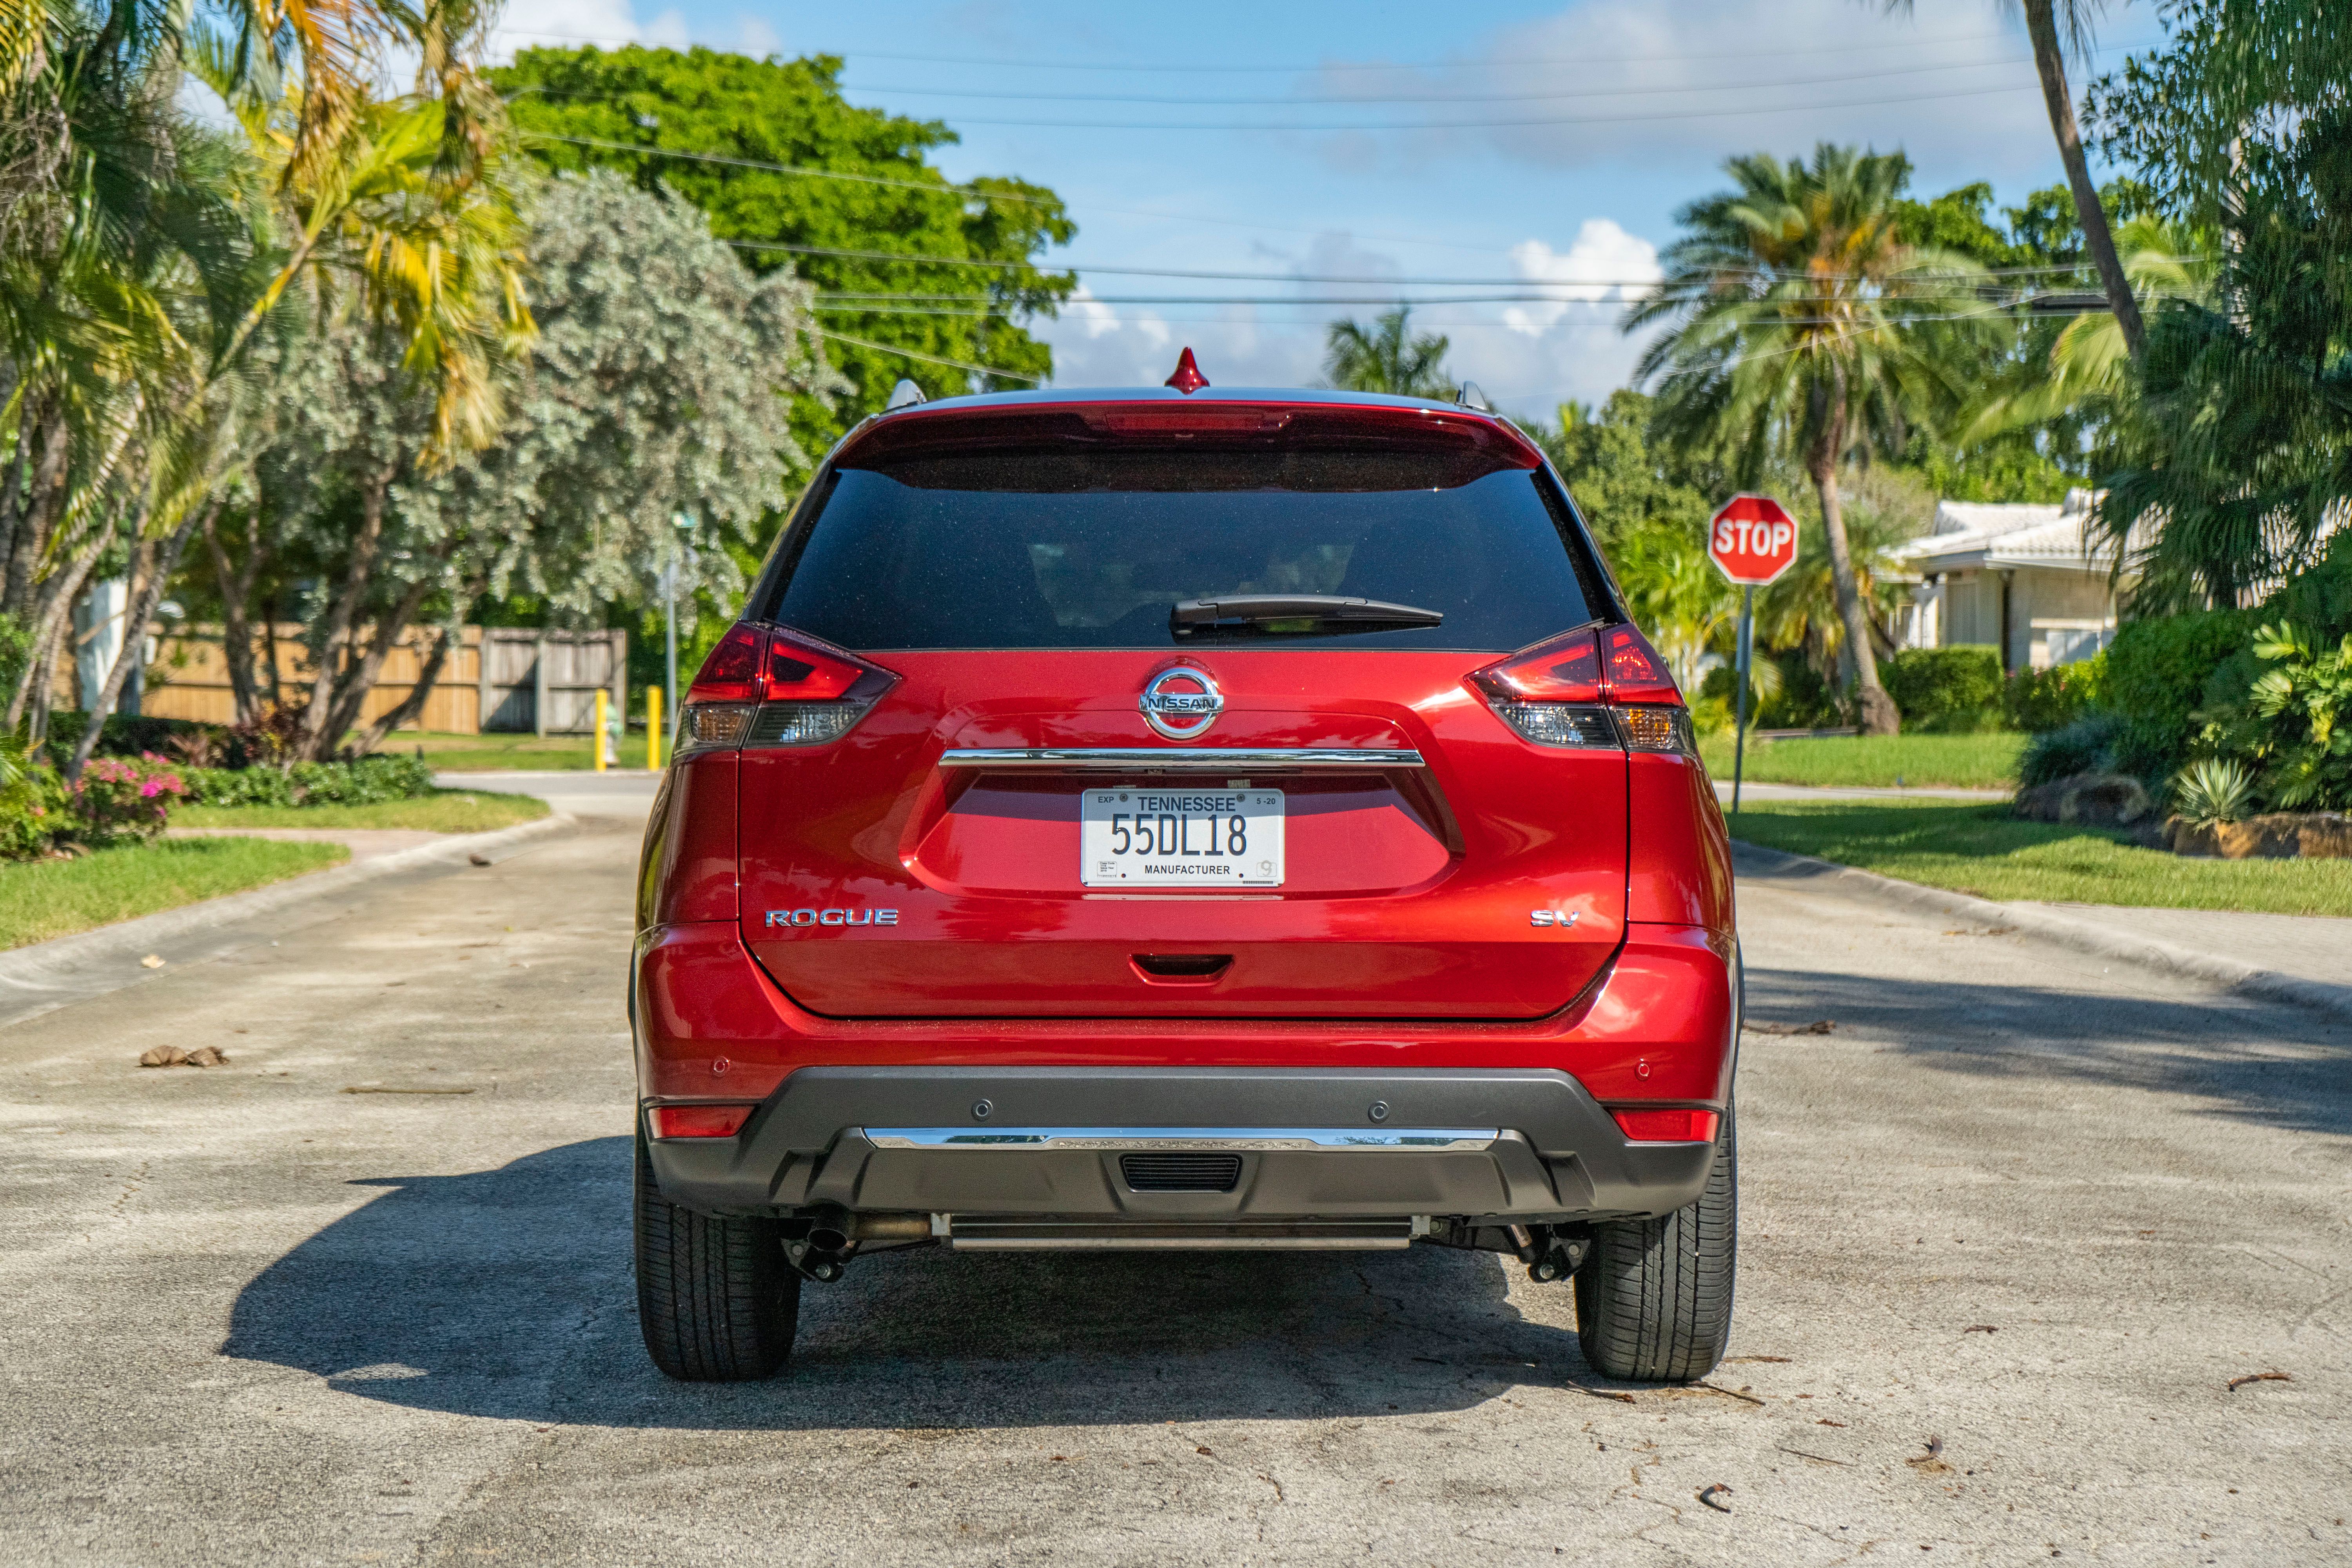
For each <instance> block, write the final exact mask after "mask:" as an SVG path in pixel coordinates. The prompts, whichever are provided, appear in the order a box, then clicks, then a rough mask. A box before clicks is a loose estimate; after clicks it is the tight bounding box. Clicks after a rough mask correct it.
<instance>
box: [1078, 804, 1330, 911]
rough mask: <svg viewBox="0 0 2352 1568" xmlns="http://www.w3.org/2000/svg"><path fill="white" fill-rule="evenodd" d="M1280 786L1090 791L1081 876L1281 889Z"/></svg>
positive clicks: (1140, 883) (1094, 884)
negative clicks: (1273, 787)
mask: <svg viewBox="0 0 2352 1568" xmlns="http://www.w3.org/2000/svg"><path fill="white" fill-rule="evenodd" d="M1282 823H1283V803H1282V792H1281V791H1280V790H1278V789H1222V790H1220V789H1170V790H1147V789H1090V790H1087V791H1086V792H1085V793H1084V795H1083V796H1082V797H1081V811H1080V814H1079V818H1078V879H1079V881H1081V882H1083V883H1084V884H1085V885H1086V886H1087V887H1089V888H1278V887H1280V886H1281V885H1282Z"/></svg>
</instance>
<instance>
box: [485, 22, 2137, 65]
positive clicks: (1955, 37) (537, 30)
mask: <svg viewBox="0 0 2352 1568" xmlns="http://www.w3.org/2000/svg"><path fill="white" fill-rule="evenodd" d="M492 30H493V31H496V32H501V33H512V34H514V35H516V36H517V37H527V38H562V39H565V40H567V41H569V42H572V43H582V44H603V45H607V46H610V47H629V46H633V45H634V46H637V47H647V48H652V47H663V46H658V45H648V44H645V43H644V41H643V40H641V39H636V38H615V37H604V36H600V35H596V34H591V33H560V32H551V31H550V30H548V29H546V28H543V27H509V26H499V27H496V28H494V29H492ZM2010 37H2011V34H2008V33H2002V32H1993V33H1957V34H1948V35H1945V36H1942V37H1924V38H1907V39H1890V40H1888V41H1887V42H1885V43H1878V44H1839V45H1832V46H1828V47H1817V48H1793V49H1731V50H1727V51H1725V52H1722V53H1717V54H1690V55H1684V54H1666V55H1616V56H1604V55H1575V56H1570V57H1564V58H1549V59H1523V60H1513V61H1511V62H1510V63H1511V64H1513V65H1521V66H1630V65H1651V64H1661V63H1675V62H1680V61H1684V60H1756V59H1777V58H1786V57H1790V56H1795V55H1803V56H1807V57H1809V58H1810V57H1816V56H1821V55H1850V54H1868V53H1873V52H1880V51H1884V50H1887V49H1924V48H1935V47H1940V46H1943V45H1946V44H1978V43H1987V42H1990V41H1992V40H1995V39H2008V38H2010ZM2116 47H2122V46H2108V47H2104V48H2101V49H2098V50H2095V51H2094V52H2095V53H2099V54H2106V53H2109V52H2111V51H2112V49H2114V48H2116ZM809 52H810V53H811V54H830V55H834V56H836V57H837V58H842V59H845V60H853V59H865V60H903V61H906V62H908V63H909V64H915V65H940V66H989V67H996V68H1013V69H1020V70H1074V71H1141V72H1150V73H1154V74H1161V75H1165V74H1171V73H1173V74H1183V75H1198V76H1261V75H1293V76H1296V75H1304V74H1306V73H1307V72H1310V71H1417V70H1459V69H1463V68H1465V67H1470V66H1473V65H1475V64H1476V63H1478V62H1475V61H1470V60H1420V61H1402V62H1396V63H1381V64H1374V63H1370V62H1366V63H1360V64H1351V63H1347V62H1340V61H1323V60H1318V61H1317V62H1315V63H1314V64H1312V65H1254V66H1234V65H1192V64H1176V63H1163V62H1153V63H1150V64H1129V63H1124V62H1119V61H1108V62H1100V63H1097V62H1092V61H1087V60H1040V59H1002V58H997V59H990V58H974V57H971V56H964V55H902V54H889V53H885V52H882V51H879V50H875V49H812V50H811V51H809ZM803 58H805V57H803Z"/></svg>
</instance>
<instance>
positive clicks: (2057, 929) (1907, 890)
mask: <svg viewBox="0 0 2352 1568" xmlns="http://www.w3.org/2000/svg"><path fill="white" fill-rule="evenodd" d="M1731 848H1732V865H1733V868H1735V869H1754V870H1760V871H1766V872H1777V873H1780V874H1782V875H1790V874H1793V875H1796V876H1801V877H1804V878H1807V879H1824V880H1830V881H1834V882H1837V883H1839V884H1841V885H1842V886H1843V888H1844V889H1846V890H1848V891H1850V892H1856V893H1861V894H1864V895H1865V896H1866V897H1870V898H1874V899H1876V900H1879V901H1880V902H1882V903H1894V904H1901V905H1904V906H1905V907H1906V908H1909V909H1915V910H1934V911H1935V912H1936V913H1937V914H1944V915H1956V916H1958V917H1959V918H1960V919H1962V920H1967V921H1976V922H1978V923H1979V924H1983V925H1992V926H2004V927H2008V928H2010V929H2011V930H2015V931H2024V932H2028V933H2031V934H2032V935H2034V936H2038V937H2041V938H2042V939H2043V940H2045V941H2049V942H2056V943H2058V944H2059V945H2060V946H2062V947H2070V948H2073V949H2074V951H2075V952H2084V953H2089V954H2090V955H2091V956H2093V957H2095V958H2108V959H2115V960H2116V961H2118V962H2120V963H2136V964H2138V965H2139V966H2140V967H2142V968H2144V969H2152V970H2155V971H2157V972H2158V973H2163V974H2175V975H2179V974H2185V975H2189V976H2190V977H2192V978H2194V979H2198V980H2204V981H2210V982H2211V983H2212V984H2216V985H2219V986H2221V987H2222V988H2223V989H2224V990H2228V991H2231V992H2234V993H2236V994H2239V995H2242V996H2256V997H2260V998H2262V999H2263V1000H2264V1001H2270V1002H2291V1003H2294V1004H2296V1005H2300V1006H2305V1007H2312V1008H2316V1009H2317V1010H2319V1011H2320V1012H2323V1013H2331V1014H2333V1015H2335V1016H2337V1017H2339V1018H2352V985H2331V984H2327V983H2326V981H2322V980H2305V979H2304V978H2303V977H2302V976H2300V975H2295V974H2281V973H2279V972H2278V971H2277V970H2274V969H2257V968H2256V967H2255V966H2254V965H2252V964H2251V963H2240V962H2239V961H2238V960H2236V959H2234V958H2221V957H2218V956H2216V955H2215V954H2213V953H2210V952H2197V951H2196V950H2195V949H2193V948H2186V947H2181V946H2179V945H2178V944H2176V943H2173V942H2161V941H2158V939H2156V938H2154V937H2145V936H2133V935H2131V934H2129V933H2127V932H2124V931H2115V930H2112V929H2110V928H2108V927H2106V926H2102V925H2097V924H2095V923H2094V922H2092V921H2078V920H2070V919H2069V918H2067V917H2066V916H2064V915H2058V914H2052V913H2051V912H2050V911H2048V910H2036V909H2027V908H2023V907H2021V906H2019V905H2016V904H1998V903H1995V902H1993V901H1992V900H1990V899H1978V898H1971V897H1970V896H1969V895H1968V894H1966V893H1948V892H1946V891H1944V890H1943V889H1940V888H1928V887H1923V886H1921V885H1920V884H1919V883H1916V882H1906V881H1902V880H1899V879H1895V878H1894V877H1882V876H1880V875H1879V874H1878V873H1877V872H1875V871H1864V870H1862V869H1860V868H1856V867H1853V866H1841V865H1839V864H1837V863H1836V862H1835V861H1833V860H1822V859H1818V858H1814V857H1813V856H1811V855H1791V854H1790V853H1789V852H1788V851H1786V850H1783V849H1767V848H1765V847H1763V846H1762V845H1760V844H1750V843H1748V842H1747V841H1746V840H1745V839H1738V838H1735V839H1733V840H1732V841H1731ZM1743 862H1745V864H1744V865H1743Z"/></svg>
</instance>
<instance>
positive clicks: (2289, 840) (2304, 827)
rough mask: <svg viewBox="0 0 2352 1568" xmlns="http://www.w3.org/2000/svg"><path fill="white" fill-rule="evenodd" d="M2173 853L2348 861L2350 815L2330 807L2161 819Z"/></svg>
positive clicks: (2351, 828)
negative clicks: (2242, 816)
mask: <svg viewBox="0 0 2352 1568" xmlns="http://www.w3.org/2000/svg"><path fill="white" fill-rule="evenodd" d="M2165 826H2166V827H2167V829H2168V833H2169V836H2170V841H2171V848H2172V852H2173V853H2174V854H2176V855H2211V856H2218V857H2220V858H2221V859H2224V860H2257V859H2262V860H2288V859H2294V858H2297V857H2301V858H2305V859H2309V860H2352V817H2347V816H2344V815H2342V814H2341V813H2339V812H2333V811H2274V812H2271V813H2269V814H2267V815H2265V816H2250V817H2248V818H2246V820H2245V821H2243V822H2208V823H2193V822H2189V821H2186V820H2184V819H2182V818H2180V817H2178V816H2176V817H2173V818H2171V819H2170V820H2169V821H2168V822H2167V823H2166V825H2165Z"/></svg>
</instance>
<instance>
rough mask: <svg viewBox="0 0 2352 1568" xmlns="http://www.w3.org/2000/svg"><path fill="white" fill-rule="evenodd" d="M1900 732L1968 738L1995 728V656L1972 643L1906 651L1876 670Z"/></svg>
mask: <svg viewBox="0 0 2352 1568" xmlns="http://www.w3.org/2000/svg"><path fill="white" fill-rule="evenodd" d="M1878 668H1879V675H1880V679H1883V680H1885V683H1886V695H1888V696H1889V697H1892V698H1893V699H1895V707H1897V708H1899V709H1901V710H1902V711H1903V727H1904V728H1905V729H1906V730H1925V731H1929V732H1931V733H1932V732H1943V733H1967V732H1969V731H1976V730H1993V729H1998V728H2000V653H1999V651H1998V650H1996V649H1993V648H1990V647H1981V646H1979V645H1976V644H1961V645H1959V646H1958V647H1906V648H1905V649H1903V650H1902V651H1901V652H1899V653H1897V654H1896V655H1895V657H1894V658H1890V659H1887V660H1885V661H1884V662H1882V663H1881V664H1880V665H1879V667H1878Z"/></svg>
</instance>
